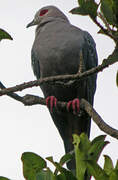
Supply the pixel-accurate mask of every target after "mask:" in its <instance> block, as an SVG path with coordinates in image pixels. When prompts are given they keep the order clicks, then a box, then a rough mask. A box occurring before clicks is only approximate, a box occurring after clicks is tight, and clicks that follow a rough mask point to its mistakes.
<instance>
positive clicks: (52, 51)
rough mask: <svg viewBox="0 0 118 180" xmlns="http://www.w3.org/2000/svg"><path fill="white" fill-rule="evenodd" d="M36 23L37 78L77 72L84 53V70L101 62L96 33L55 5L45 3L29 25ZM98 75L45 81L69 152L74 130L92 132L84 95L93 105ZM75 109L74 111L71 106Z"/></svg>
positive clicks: (34, 56) (51, 108)
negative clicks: (63, 106)
mask: <svg viewBox="0 0 118 180" xmlns="http://www.w3.org/2000/svg"><path fill="white" fill-rule="evenodd" d="M34 25H36V31H35V40H34V43H33V46H32V51H31V59H32V61H31V62H32V68H33V72H34V75H35V76H36V78H37V79H40V78H45V77H51V76H57V75H70V74H77V73H78V70H79V67H80V62H81V61H80V59H81V58H80V57H81V56H80V55H82V62H83V71H87V70H89V69H91V68H94V67H96V66H97V65H98V57H97V52H96V44H95V42H94V40H93V38H92V36H91V35H90V34H89V33H88V32H87V31H84V30H82V29H80V28H78V27H76V26H74V25H72V24H71V23H70V22H69V20H68V18H67V17H66V15H65V14H64V13H63V12H62V11H61V10H59V9H58V8H57V7H55V6H45V7H43V8H41V9H40V10H38V12H37V13H36V15H35V17H34V19H33V21H32V22H31V23H29V24H28V25H27V27H30V26H34ZM96 79H97V75H96V74H93V75H91V76H89V77H87V78H86V79H83V80H81V81H79V82H78V83H77V84H76V85H72V86H62V85H57V84H50V83H43V84H42V85H41V86H40V88H41V89H42V91H43V94H44V97H45V98H46V103H47V106H48V109H49V112H50V114H51V117H52V120H53V122H54V124H55V125H56V127H57V129H58V131H59V134H60V136H61V138H62V140H63V142H64V147H65V152H66V153H69V152H70V151H72V150H73V138H72V135H73V134H78V135H80V134H81V133H82V132H84V133H85V134H87V136H88V137H89V135H90V127H91V118H90V117H89V115H88V114H87V113H86V112H85V111H83V112H82V113H79V111H80V108H79V102H80V100H81V99H82V98H84V99H85V100H87V101H88V102H89V103H90V104H91V105H93V101H94V94H95V91H96ZM57 101H64V102H67V111H66V112H65V111H62V110H59V108H58V107H57ZM71 108H72V109H73V111H71V110H70V109H71ZM67 167H68V169H70V170H74V169H75V161H73V160H72V161H70V162H68V163H67Z"/></svg>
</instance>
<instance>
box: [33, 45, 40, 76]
mask: <svg viewBox="0 0 118 180" xmlns="http://www.w3.org/2000/svg"><path fill="white" fill-rule="evenodd" d="M31 59H32V61H31V63H32V69H33V72H34V75H35V76H36V78H37V79H39V78H40V64H39V59H38V58H37V56H36V54H35V53H34V51H33V48H32V51H31Z"/></svg>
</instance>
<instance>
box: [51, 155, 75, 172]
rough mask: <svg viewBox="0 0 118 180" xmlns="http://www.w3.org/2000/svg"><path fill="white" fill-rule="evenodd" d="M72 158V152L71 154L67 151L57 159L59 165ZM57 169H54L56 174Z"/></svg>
mask: <svg viewBox="0 0 118 180" xmlns="http://www.w3.org/2000/svg"><path fill="white" fill-rule="evenodd" d="M73 158H74V152H73V154H70V153H67V154H65V155H64V156H62V158H61V159H60V161H59V164H60V166H63V165H64V164H65V163H67V162H69V161H70V160H72V159H73ZM57 173H58V170H57V169H55V172H54V174H57Z"/></svg>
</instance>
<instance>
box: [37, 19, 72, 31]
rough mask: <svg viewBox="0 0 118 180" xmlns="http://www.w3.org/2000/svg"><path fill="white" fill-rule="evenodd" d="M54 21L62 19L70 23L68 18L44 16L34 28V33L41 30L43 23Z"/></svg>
mask: <svg viewBox="0 0 118 180" xmlns="http://www.w3.org/2000/svg"><path fill="white" fill-rule="evenodd" d="M54 21H58V22H59V21H61V22H62V21H64V22H66V23H67V22H68V23H70V22H69V20H68V19H67V18H62V17H57V18H55V17H47V18H45V19H44V20H42V21H41V22H40V24H39V25H38V26H37V28H36V34H37V33H39V32H40V30H41V28H42V27H43V26H44V25H45V24H47V23H50V22H54Z"/></svg>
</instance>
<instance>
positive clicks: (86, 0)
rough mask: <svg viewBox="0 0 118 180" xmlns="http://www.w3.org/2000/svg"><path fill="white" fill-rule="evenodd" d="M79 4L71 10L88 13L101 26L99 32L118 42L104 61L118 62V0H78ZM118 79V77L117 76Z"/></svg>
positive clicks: (75, 12)
mask: <svg viewBox="0 0 118 180" xmlns="http://www.w3.org/2000/svg"><path fill="white" fill-rule="evenodd" d="M78 4H79V6H78V7H76V8H74V9H72V10H71V11H70V12H71V13H72V14H79V15H88V16H89V17H90V18H91V19H92V21H93V22H94V23H95V24H96V25H97V26H99V27H100V30H99V31H98V33H101V34H104V35H107V36H109V37H110V38H112V39H113V40H114V42H115V44H116V47H115V49H114V52H113V54H111V55H110V56H109V57H108V58H107V59H106V60H105V61H104V63H105V64H108V65H109V64H113V63H114V62H118V0H100V1H99V3H97V2H96V1H95V0H78ZM99 20H101V21H102V23H100V21H99ZM102 24H103V25H102ZM117 77H118V76H117ZM117 81H118V78H116V82H117ZM117 84H118V83H117Z"/></svg>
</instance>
